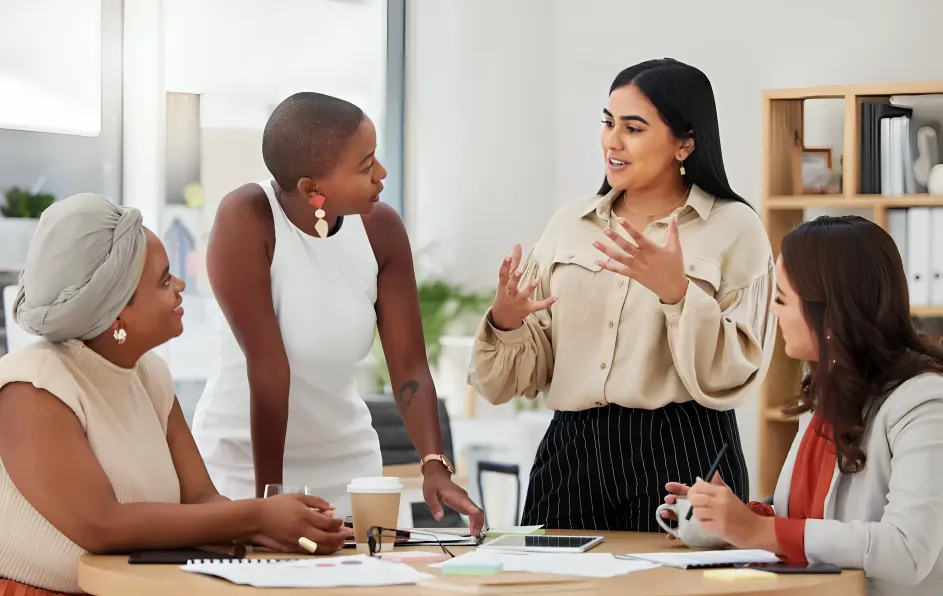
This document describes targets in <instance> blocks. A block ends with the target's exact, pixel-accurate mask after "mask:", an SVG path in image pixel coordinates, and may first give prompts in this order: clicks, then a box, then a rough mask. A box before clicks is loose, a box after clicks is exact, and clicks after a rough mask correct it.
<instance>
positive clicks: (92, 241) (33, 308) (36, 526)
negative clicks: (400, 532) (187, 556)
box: [0, 194, 346, 596]
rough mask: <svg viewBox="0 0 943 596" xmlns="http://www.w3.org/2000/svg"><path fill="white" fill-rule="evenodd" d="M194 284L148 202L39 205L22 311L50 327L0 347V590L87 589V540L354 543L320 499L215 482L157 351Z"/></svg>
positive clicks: (99, 543) (288, 546) (123, 546)
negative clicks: (81, 575)
mask: <svg viewBox="0 0 943 596" xmlns="http://www.w3.org/2000/svg"><path fill="white" fill-rule="evenodd" d="M182 291H183V282H181V281H180V280H179V279H177V278H175V277H174V276H172V275H171V274H170V269H169V265H168V260H167V253H166V251H165V250H164V247H163V245H162V244H161V242H160V240H158V238H157V236H155V235H154V234H153V233H151V232H150V231H149V230H147V229H145V228H144V226H143V225H142V223H141V213H140V212H139V211H137V210H136V209H130V208H122V207H118V206H115V205H113V204H111V203H110V202H109V201H108V200H107V199H106V198H104V197H101V196H98V195H92V194H82V195H76V196H73V197H69V198H67V199H63V200H62V201H60V202H58V203H56V204H55V205H53V206H52V207H50V208H49V209H47V210H46V211H45V212H44V213H43V216H42V218H40V220H39V226H38V227H37V229H36V233H35V234H34V236H33V239H32V241H31V242H30V247H29V257H28V258H27V261H26V269H25V271H24V272H23V276H22V277H21V286H20V291H19V294H18V295H17V298H16V301H15V303H14V309H15V319H16V322H17V323H18V324H19V325H20V326H21V327H23V328H24V329H25V330H26V331H29V332H31V333H34V334H36V335H39V336H41V337H42V338H43V339H41V340H40V341H37V342H35V343H33V344H32V345H29V346H27V347H25V348H21V349H19V350H15V351H13V352H11V353H9V354H7V355H6V356H4V357H3V358H0V595H16V596H21V595H26V594H35V595H36V596H40V595H42V594H45V593H46V591H52V592H64V593H78V592H80V589H79V585H78V563H79V558H80V557H81V556H82V555H83V554H85V553H86V552H88V551H91V552H122V551H125V552H126V551H128V550H132V549H147V548H164V547H174V546H193V545H204V544H225V543H231V542H233V541H242V542H254V543H258V544H262V545H265V546H268V547H271V548H275V549H278V550H298V551H300V550H301V548H300V546H299V544H300V543H299V539H300V538H302V537H304V538H307V539H308V540H311V541H314V542H316V543H317V544H318V549H317V550H318V551H319V552H322V553H330V552H333V551H335V550H337V549H338V548H340V547H341V546H342V545H343V541H344V537H345V534H346V532H345V531H344V530H343V528H342V527H341V524H342V520H341V519H340V517H336V516H333V515H332V508H331V506H330V505H329V504H328V503H325V502H324V501H323V500H322V499H320V498H318V497H313V496H306V495H280V496H278V497H273V498H270V499H249V500H244V501H230V500H229V499H226V498H225V497H222V496H220V494H219V493H218V492H217V491H216V487H214V486H213V482H212V481H211V480H210V477H209V474H207V472H206V466H205V465H204V464H203V460H202V459H201V458H200V453H199V451H197V448H196V444H195V443H194V442H193V436H192V435H191V434H190V429H189V428H188V427H187V423H186V421H185V420H184V418H183V413H182V412H181V410H180V405H179V404H178V403H177V400H176V398H175V397H174V389H173V381H172V380H171V378H170V371H169V370H168V369H167V365H166V364H164V362H163V361H162V360H161V359H160V358H159V357H158V356H155V355H154V354H153V353H151V352H150V350H152V349H153V348H156V347H157V346H159V345H161V344H163V343H164V342H166V341H169V340H170V339H172V338H174V337H176V336H178V335H180V334H181V333H182V332H183V308H182V307H181V296H180V293H181V292H182ZM309 546H310V545H309Z"/></svg>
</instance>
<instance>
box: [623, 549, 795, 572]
mask: <svg viewBox="0 0 943 596" xmlns="http://www.w3.org/2000/svg"><path fill="white" fill-rule="evenodd" d="M616 558H618V559H620V560H627V561H647V562H649V563H657V564H658V565H665V566H667V567H678V568H680V569H707V568H710V567H733V566H735V565H743V564H746V563H779V557H777V556H776V555H775V554H774V553H771V552H769V551H768V550H705V551H697V552H679V553H638V554H636V553H629V554H627V555H617V556H616Z"/></svg>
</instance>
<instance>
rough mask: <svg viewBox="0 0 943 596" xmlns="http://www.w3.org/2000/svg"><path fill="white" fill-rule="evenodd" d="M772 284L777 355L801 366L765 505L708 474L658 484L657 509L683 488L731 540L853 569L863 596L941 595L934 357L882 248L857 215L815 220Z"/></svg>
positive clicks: (895, 265)
mask: <svg viewBox="0 0 943 596" xmlns="http://www.w3.org/2000/svg"><path fill="white" fill-rule="evenodd" d="M776 277H777V280H776V281H777V296H776V300H775V304H774V306H773V307H772V311H773V313H774V314H775V315H776V317H777V318H778V319H779V326H780V328H781V329H782V335H783V339H784V340H785V344H786V353H787V354H788V355H789V356H790V357H792V358H796V359H799V360H804V361H806V362H808V372H807V374H806V376H805V378H804V379H803V381H802V386H801V390H800V393H799V403H798V405H797V406H795V407H793V408H790V409H787V410H786V413H787V414H798V415H800V422H799V432H798V434H797V436H796V438H795V441H794V442H793V444H792V448H791V449H790V451H789V455H788V457H787V458H786V463H785V465H784V466H783V470H782V472H781V474H780V477H779V482H778V484H777V487H776V492H775V495H774V497H773V506H772V507H771V508H770V507H769V506H764V505H762V504H759V503H750V504H744V503H743V502H741V501H740V500H739V499H738V498H737V497H736V496H735V495H734V494H733V493H732V492H731V490H730V489H729V488H727V486H726V485H724V483H723V481H722V480H721V479H720V478H718V477H715V478H714V479H712V482H711V483H706V482H704V481H703V480H700V479H699V480H698V481H697V483H695V484H694V486H692V487H691V488H690V490H688V488H687V487H685V486H682V485H680V484H677V483H670V484H669V485H668V486H667V489H668V491H669V492H670V493H673V494H670V495H669V496H668V497H666V501H668V502H673V501H674V499H675V496H674V495H677V494H687V495H688V498H689V499H690V501H691V504H692V506H693V509H694V515H695V516H696V517H697V519H698V521H699V522H700V524H701V526H702V527H703V528H704V529H706V530H708V531H711V532H714V533H716V534H718V535H719V536H721V537H722V538H724V539H725V540H727V541H729V542H730V543H731V544H733V545H735V546H738V547H743V548H762V549H766V550H770V551H773V552H775V553H777V554H779V555H780V556H781V557H782V558H784V559H785V560H787V561H788V562H790V563H794V564H800V565H801V564H805V563H806V562H807V563H831V564H834V565H838V566H840V567H842V568H846V569H863V570H864V571H865V574H866V575H867V578H868V593H869V594H871V595H882V596H930V595H931V594H933V595H940V594H943V556H941V551H943V375H941V373H943V349H941V348H940V347H939V346H938V345H936V344H935V343H932V342H931V341H930V340H929V339H928V338H926V337H925V336H924V335H922V334H921V333H919V332H918V331H917V329H916V328H915V327H914V324H913V322H912V320H911V318H910V299H909V296H908V292H907V277H906V274H905V273H904V267H903V264H902V262H901V257H900V253H899V252H898V250H897V247H896V245H895V244H894V241H893V240H892V239H891V237H890V236H889V235H888V234H887V233H886V232H885V231H884V230H882V229H881V228H880V227H879V226H877V225H876V224H874V223H871V222H869V221H867V220H865V219H862V218H860V217H820V218H818V219H816V220H814V221H811V222H806V223H804V224H802V225H800V226H798V227H797V228H796V229H795V230H794V231H792V232H790V233H789V234H788V235H787V236H786V237H785V238H784V239H783V244H782V254H781V256H780V258H779V260H778V262H777V273H776ZM782 390H783V391H784V392H787V391H790V388H788V387H783V388H782Z"/></svg>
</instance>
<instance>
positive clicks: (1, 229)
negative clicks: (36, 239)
mask: <svg viewBox="0 0 943 596" xmlns="http://www.w3.org/2000/svg"><path fill="white" fill-rule="evenodd" d="M3 195H4V196H3V198H4V200H3V204H2V205H0V238H2V239H3V241H2V242H0V270H3V271H18V270H20V269H22V267H23V264H24V263H25V262H26V253H27V251H28V250H29V242H30V239H31V238H32V237H33V232H35V231H36V225H37V224H38V223H39V216H40V215H41V214H42V212H43V211H45V210H46V208H47V207H49V206H50V205H52V204H53V203H54V202H55V200H56V197H55V196H54V195H52V194H50V193H44V192H31V191H29V190H25V189H22V188H19V187H16V186H14V187H12V188H9V189H7V190H6V191H5V192H4V193H3Z"/></svg>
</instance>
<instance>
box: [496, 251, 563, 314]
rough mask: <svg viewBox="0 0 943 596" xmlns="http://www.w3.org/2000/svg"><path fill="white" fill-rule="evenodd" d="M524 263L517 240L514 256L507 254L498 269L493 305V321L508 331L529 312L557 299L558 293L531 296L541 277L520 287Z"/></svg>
mask: <svg viewBox="0 0 943 596" xmlns="http://www.w3.org/2000/svg"><path fill="white" fill-rule="evenodd" d="M520 264H521V245H520V244H515V245H514V251H513V252H512V253H511V256H509V257H504V262H503V263H501V269H500V270H499V271H498V292H497V294H495V297H494V303H493V304H492V305H491V319H492V322H493V323H494V324H495V325H496V326H497V327H498V328H499V329H503V330H505V331H510V330H511V329H517V328H518V327H520V326H521V325H523V324H524V319H525V318H526V317H527V315H529V314H530V313H532V312H538V311H541V310H545V309H547V308H550V305H551V304H553V303H554V302H556V300H557V299H556V298H554V297H550V298H545V299H543V300H536V301H535V300H531V299H530V296H531V294H533V293H534V290H535V289H537V283H538V281H537V280H536V279H535V280H533V281H532V282H530V283H529V284H527V285H526V286H524V288H523V289H520V288H519V287H518V286H519V285H520V283H521V275H523V271H521V270H520V269H519V267H520Z"/></svg>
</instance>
